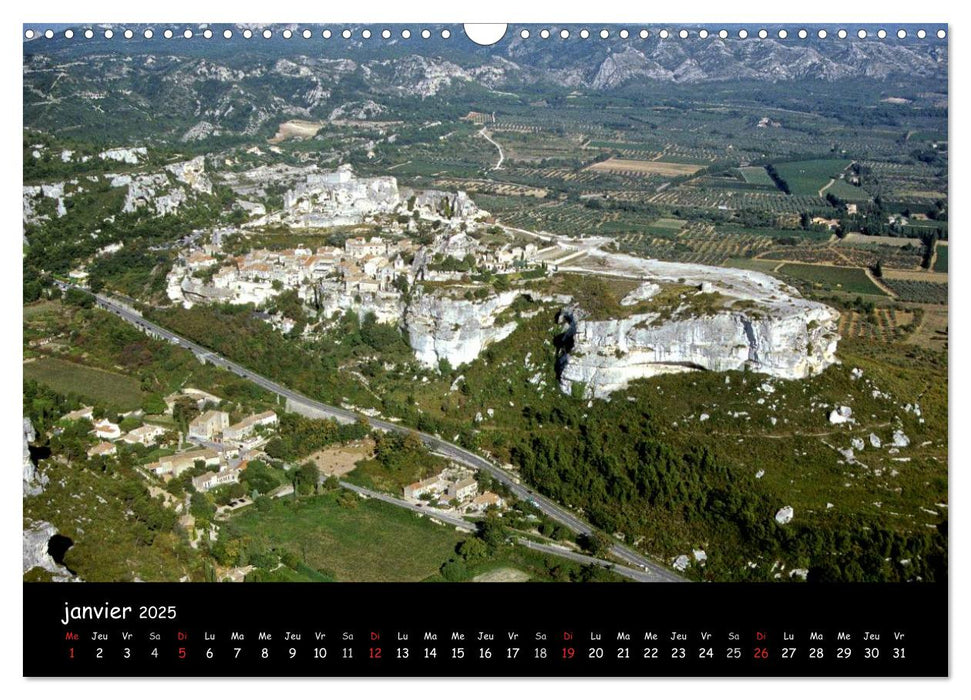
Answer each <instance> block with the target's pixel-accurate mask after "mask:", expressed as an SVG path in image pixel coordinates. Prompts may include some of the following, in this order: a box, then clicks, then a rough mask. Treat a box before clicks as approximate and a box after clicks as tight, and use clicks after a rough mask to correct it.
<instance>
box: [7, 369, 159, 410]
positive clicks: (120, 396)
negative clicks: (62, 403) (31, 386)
mask: <svg viewBox="0 0 971 700" xmlns="http://www.w3.org/2000/svg"><path fill="white" fill-rule="evenodd" d="M23 367H24V379H34V380H36V381H38V382H40V383H41V384H46V385H47V386H49V387H51V388H52V389H54V390H55V391H58V392H61V393H63V394H77V395H78V396H81V397H82V398H84V399H85V400H88V401H92V402H100V403H105V404H107V405H109V406H114V407H115V408H117V409H118V410H121V411H131V410H132V409H135V408H138V407H139V406H140V405H141V402H142V392H141V389H140V386H139V383H138V381H136V380H135V379H133V378H132V377H129V376H126V375H124V374H118V373H116V372H108V371H105V370H103V369H96V368H94V367H87V366H85V365H79V364H77V363H76V362H68V361H66V360H61V359H58V358H56V357H41V358H39V359H37V360H33V361H30V362H25V363H24V365H23Z"/></svg>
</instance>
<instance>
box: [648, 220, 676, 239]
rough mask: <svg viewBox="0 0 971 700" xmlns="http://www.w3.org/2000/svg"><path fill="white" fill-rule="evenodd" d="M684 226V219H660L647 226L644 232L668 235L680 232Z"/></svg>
mask: <svg viewBox="0 0 971 700" xmlns="http://www.w3.org/2000/svg"><path fill="white" fill-rule="evenodd" d="M682 228H684V220H683V219H658V220H657V221H655V222H654V223H652V224H651V225H650V226H648V227H647V228H645V229H644V233H649V234H653V235H660V236H668V235H673V234H676V233H678V231H680V230H681V229H682Z"/></svg>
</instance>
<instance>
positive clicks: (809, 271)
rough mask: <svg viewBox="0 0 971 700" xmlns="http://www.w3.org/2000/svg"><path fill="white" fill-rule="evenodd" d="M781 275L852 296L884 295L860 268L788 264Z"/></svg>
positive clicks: (781, 270)
mask: <svg viewBox="0 0 971 700" xmlns="http://www.w3.org/2000/svg"><path fill="white" fill-rule="evenodd" d="M779 274H781V275H786V276H788V277H794V278H796V279H798V280H802V281H803V282H810V283H811V284H813V285H818V286H820V287H822V288H823V289H825V290H829V291H840V292H848V293H850V294H876V295H882V294H883V291H882V290H881V289H880V288H879V287H878V286H876V285H875V284H874V283H873V282H871V281H870V278H869V277H867V275H866V272H864V271H863V270H862V269H860V268H858V267H832V266H829V265H804V264H800V263H786V264H785V265H783V266H782V268H781V269H780V270H779Z"/></svg>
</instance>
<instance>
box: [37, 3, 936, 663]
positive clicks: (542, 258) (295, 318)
mask: <svg viewBox="0 0 971 700" xmlns="http://www.w3.org/2000/svg"><path fill="white" fill-rule="evenodd" d="M323 12H324V13H325V14H326V9H324V10H323ZM22 34H23V39H22V44H23V70H22V80H23V129H22V137H23V211H22V231H23V234H22V235H23V242H22V254H23V316H22V325H23V349H22V355H23V595H24V603H25V615H24V640H25V649H28V650H30V653H25V656H24V668H23V674H24V675H25V676H31V677H46V676H70V677H80V676H105V677H109V676H148V677H156V676H310V677H358V676H393V677H395V676H432V677H435V676H479V677H492V676H496V677H507V676H545V677H551V676H631V677H656V676H665V677H698V676H702V677H704V676H719V677H730V676H746V677H768V676H801V677H819V676H825V677H832V676H947V675H948V671H949V669H948V598H947V580H948V503H949V499H948V454H949V453H948V368H949V364H948V327H949V315H948V275H949V270H948V249H949V230H948V219H949V197H948V186H949V180H948V172H949V158H948V142H949V141H948V96H949V89H948V67H949V62H948V27H947V25H943V24H899V23H894V24H853V23H850V24H818V23H815V24H795V23H791V24H758V25H756V24H745V25H740V24H724V23H722V24H697V23H690V24H689V23H685V24H677V23H674V24H663V25H662V24H543V25H540V24H509V25H461V24H449V25H443V24H393V23H388V24H314V23H306V24H304V23H295V24H267V25H263V24H259V25H257V24H185V23H183V24H179V23H168V24H164V23H163V24H150V25H149V24H123V23H122V24H111V23H90V24H31V23H28V24H26V25H24V26H23V28H22Z"/></svg>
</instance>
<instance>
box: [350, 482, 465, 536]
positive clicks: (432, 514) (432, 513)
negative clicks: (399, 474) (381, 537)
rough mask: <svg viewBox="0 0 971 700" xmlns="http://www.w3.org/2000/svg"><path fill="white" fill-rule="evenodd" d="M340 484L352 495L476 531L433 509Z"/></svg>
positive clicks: (358, 487)
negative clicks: (373, 499) (382, 502)
mask: <svg viewBox="0 0 971 700" xmlns="http://www.w3.org/2000/svg"><path fill="white" fill-rule="evenodd" d="M340 484H341V486H342V487H344V488H345V489H349V490H350V491H353V492H354V493H358V494H361V495H363V496H367V497H368V498H376V499H377V500H379V501H384V502H385V503H390V504H391V505H393V506H398V507H399V508H407V509H408V510H410V511H412V512H413V513H418V514H419V515H427V516H428V517H429V518H434V519H435V520H441V521H442V522H443V523H447V524H448V525H453V526H455V527H457V528H460V529H462V530H465V531H466V532H475V531H476V530H477V528H476V526H475V523H470V522H469V521H468V520H464V519H462V518H459V517H456V516H454V515H447V514H445V513H442V512H439V511H437V510H434V509H430V508H426V507H423V506H419V505H415V504H414V503H409V502H408V501H404V500H402V499H400V498H395V497H394V496H389V495H388V494H386V493H381V492H380V491H372V490H371V489H366V488H364V487H363V486H358V485H356V484H352V483H350V482H349V481H342V482H340Z"/></svg>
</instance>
